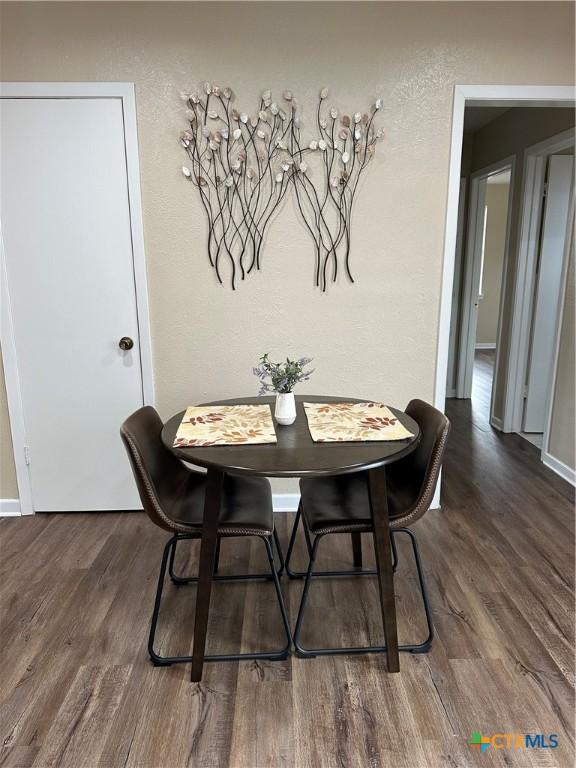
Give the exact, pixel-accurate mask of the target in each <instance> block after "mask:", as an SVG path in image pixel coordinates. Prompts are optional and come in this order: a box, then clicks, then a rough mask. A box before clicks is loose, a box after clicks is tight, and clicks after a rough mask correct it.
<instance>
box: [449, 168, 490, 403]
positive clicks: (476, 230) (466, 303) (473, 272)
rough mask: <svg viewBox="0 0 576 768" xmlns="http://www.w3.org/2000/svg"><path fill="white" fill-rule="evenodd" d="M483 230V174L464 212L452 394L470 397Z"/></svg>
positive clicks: (484, 217) (473, 188)
mask: <svg viewBox="0 0 576 768" xmlns="http://www.w3.org/2000/svg"><path fill="white" fill-rule="evenodd" d="M485 233H486V177H478V178H472V181H471V185H470V203H469V212H468V237H467V244H466V252H465V255H464V285H463V289H464V290H463V299H462V323H461V329H460V343H459V352H458V374H457V380H456V397H458V398H465V399H468V398H470V397H472V376H473V373H474V352H475V343H476V327H477V325H478V306H479V303H480V273H481V271H482V253H483V250H484V236H485Z"/></svg>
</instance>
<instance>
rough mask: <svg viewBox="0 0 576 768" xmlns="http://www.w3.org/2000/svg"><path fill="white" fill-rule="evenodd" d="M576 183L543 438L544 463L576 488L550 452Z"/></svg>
mask: <svg viewBox="0 0 576 768" xmlns="http://www.w3.org/2000/svg"><path fill="white" fill-rule="evenodd" d="M575 195H576V192H575V189H574V182H572V190H571V193H570V206H569V211H570V214H569V216H568V226H567V229H566V240H565V244H564V258H563V264H562V288H561V293H560V301H559V302H558V312H557V315H556V338H555V341H554V365H553V366H552V380H551V382H550V394H549V397H548V403H547V405H546V421H545V423H544V434H543V436H542V453H541V456H542V461H543V463H544V464H545V465H546V466H547V467H550V469H552V470H553V471H554V472H556V473H557V474H558V475H560V476H561V477H563V478H564V480H567V481H568V482H569V483H571V484H572V485H574V486H576V470H574V469H572V467H569V466H567V465H566V464H564V462H562V461H560V459H557V458H556V457H555V456H553V455H552V454H551V453H550V452H549V448H550V428H551V426H552V409H553V405H554V391H555V389H556V379H557V375H558V357H559V355H560V336H561V333H562V321H563V319H564V308H565V306H566V290H567V287H568V265H569V264H570V249H571V248H572V247H573V246H574V244H575V243H576V240H575V237H576V228H575V225H574V201H575Z"/></svg>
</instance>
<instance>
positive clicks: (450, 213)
mask: <svg viewBox="0 0 576 768" xmlns="http://www.w3.org/2000/svg"><path fill="white" fill-rule="evenodd" d="M575 98H576V89H575V88H574V86H571V85H534V86H532V85H455V86H454V106H453V111H452V135H451V139H450V166H449V172H448V199H447V205H446V223H445V228H444V260H443V265H442V287H441V299H440V314H439V322H438V343H437V356H436V380H435V386H434V404H435V406H436V408H438V409H439V410H441V411H444V408H445V401H446V375H447V372H448V345H449V340H450V315H451V312H452V282H453V279H454V257H455V251H456V229H457V223H458V197H459V191H460V167H461V156H462V136H463V133H464V108H465V106H466V104H468V105H469V106H474V103H476V104H477V105H480V106H490V105H491V103H493V104H492V105H493V106H508V104H509V105H510V106H518V105H519V103H520V104H521V103H523V102H526V103H528V102H530V104H531V105H533V106H535V105H536V104H537V103H538V102H539V101H542V103H543V105H544V106H555V105H558V106H566V105H567V103H568V102H572V101H574V100H575Z"/></svg>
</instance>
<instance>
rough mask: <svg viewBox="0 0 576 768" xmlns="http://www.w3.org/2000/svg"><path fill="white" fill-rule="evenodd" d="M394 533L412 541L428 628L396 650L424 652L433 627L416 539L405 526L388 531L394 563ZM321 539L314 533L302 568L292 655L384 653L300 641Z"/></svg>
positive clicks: (381, 649) (379, 649)
mask: <svg viewBox="0 0 576 768" xmlns="http://www.w3.org/2000/svg"><path fill="white" fill-rule="evenodd" d="M398 533H405V534H406V535H407V536H409V537H410V541H411V543H412V550H413V552H414V560H415V563H416V571H417V573H418V583H419V585H420V592H421V596H422V603H423V606H424V613H425V615H426V625H427V628H428V636H427V638H426V639H425V640H424V641H423V642H422V643H418V644H405V645H399V646H398V650H399V651H404V652H408V653H427V652H428V651H429V650H430V647H431V646H432V640H433V639H434V627H433V624H432V613H431V610H430V603H429V599H428V592H427V589H426V581H425V578H424V571H423V568H422V562H421V560H420V552H419V549H418V542H417V540H416V535H415V534H414V532H413V531H411V530H410V529H409V528H397V529H395V530H393V531H391V536H390V541H391V543H392V545H393V549H392V552H393V553H394V558H395V564H397V563H398V553H397V550H396V546H395V541H394V536H395V535H396V534H398ZM321 538H323V535H320V536H316V538H315V539H314V544H313V547H312V554H311V556H310V560H309V563H308V570H307V571H306V574H305V581H304V589H303V591H302V598H301V600H300V607H299V609H298V617H297V620H296V626H295V628H294V637H293V640H294V648H295V650H296V655H297V656H299V657H301V658H313V657H314V656H329V655H339V654H360V653H385V652H386V646H385V645H371V646H361V647H354V646H348V647H343V648H305V647H304V646H303V645H302V643H301V642H300V634H301V631H302V624H303V620H304V611H305V608H306V604H307V602H308V595H309V590H310V584H311V583H312V579H313V578H314V577H315V576H317V574H316V573H314V570H313V569H314V563H315V560H316V555H317V550H318V545H319V543H320V539H321ZM348 575H350V576H352V575H354V571H349V572H348Z"/></svg>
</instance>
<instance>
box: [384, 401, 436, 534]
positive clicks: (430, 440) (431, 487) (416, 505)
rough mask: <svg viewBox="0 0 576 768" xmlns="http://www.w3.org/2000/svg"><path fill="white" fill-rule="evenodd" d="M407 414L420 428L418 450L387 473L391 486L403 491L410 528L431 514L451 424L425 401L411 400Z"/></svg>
mask: <svg viewBox="0 0 576 768" xmlns="http://www.w3.org/2000/svg"><path fill="white" fill-rule="evenodd" d="M406 413H407V414H408V416H411V417H412V418H413V419H414V421H416V422H417V423H418V426H419V427H420V432H421V437H420V442H419V444H418V447H417V448H416V450H415V451H412V453H410V454H409V455H408V456H406V458H404V459H401V460H400V461H396V462H394V463H393V464H391V465H390V466H389V467H388V468H387V471H386V474H387V476H388V478H389V480H390V485H391V486H392V487H393V488H395V489H397V490H398V491H400V490H401V497H402V502H403V503H402V510H399V509H398V510H395V512H396V515H398V513H399V514H400V519H401V520H402V524H405V525H409V524H411V523H414V522H415V521H416V520H418V519H419V518H420V517H422V515H423V514H424V513H425V512H427V511H428V509H429V508H430V504H431V503H432V499H433V498H434V491H435V490H436V485H437V483H438V477H439V475H440V468H441V466H442V461H443V459H444V453H445V450H446V442H447V440H448V433H449V432H450V421H449V419H448V418H447V416H446V415H445V414H443V413H442V412H441V411H439V410H438V409H436V408H434V407H433V406H432V405H429V404H428V403H425V402H424V401H423V400H411V401H410V402H409V403H408V405H407V406H406Z"/></svg>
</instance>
